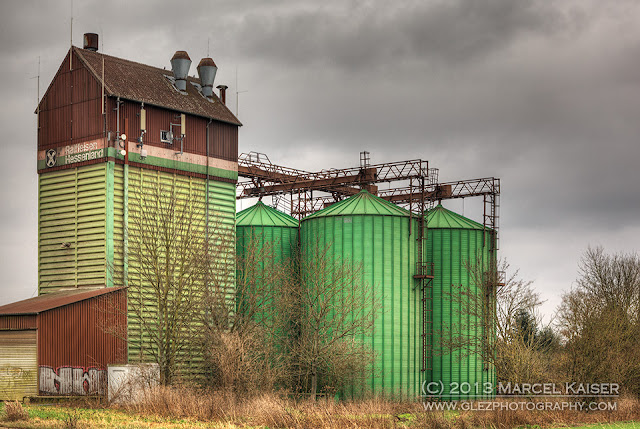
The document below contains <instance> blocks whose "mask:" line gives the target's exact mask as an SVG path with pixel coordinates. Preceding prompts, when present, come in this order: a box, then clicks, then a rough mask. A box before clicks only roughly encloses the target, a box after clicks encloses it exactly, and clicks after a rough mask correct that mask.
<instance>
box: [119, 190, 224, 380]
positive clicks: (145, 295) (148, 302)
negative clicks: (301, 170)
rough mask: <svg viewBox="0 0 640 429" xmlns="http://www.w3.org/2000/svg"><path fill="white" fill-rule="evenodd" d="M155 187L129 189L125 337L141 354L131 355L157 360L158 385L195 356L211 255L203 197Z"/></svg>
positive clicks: (142, 359)
mask: <svg viewBox="0 0 640 429" xmlns="http://www.w3.org/2000/svg"><path fill="white" fill-rule="evenodd" d="M155 185H156V186H153V187H151V188H148V187H147V188H144V189H143V190H141V191H139V192H136V191H133V192H132V193H133V198H132V199H131V201H133V202H135V203H132V204H131V206H130V217H129V228H128V236H129V248H128V258H129V267H130V278H129V290H128V295H129V309H128V312H129V324H130V329H129V332H130V338H129V341H137V342H138V345H139V350H140V356H133V359H139V360H141V361H144V360H152V361H154V362H156V363H158V364H159V366H160V373H161V383H162V384H170V383H171V382H172V381H173V379H174V376H175V375H176V374H177V372H178V369H179V367H181V366H184V363H185V362H188V361H191V360H192V359H193V358H195V359H196V360H197V357H196V356H195V354H196V349H197V342H198V339H199V338H200V333H201V331H202V329H201V323H202V317H201V315H202V314H203V311H204V308H203V298H204V294H205V287H206V281H207V278H208V276H209V273H210V270H211V266H212V264H213V262H212V261H213V260H214V258H212V252H211V244H210V242H209V237H208V235H209V231H208V230H207V225H206V218H205V207H204V198H202V195H197V196H196V195H192V194H190V193H189V191H185V190H184V189H181V188H179V187H178V185H177V184H176V183H175V181H172V182H171V183H170V184H163V183H162V182H161V181H158V183H155ZM216 256H220V255H216ZM132 328H133V329H132ZM136 331H137V332H136ZM132 333H133V336H134V337H135V338H131V335H132Z"/></svg>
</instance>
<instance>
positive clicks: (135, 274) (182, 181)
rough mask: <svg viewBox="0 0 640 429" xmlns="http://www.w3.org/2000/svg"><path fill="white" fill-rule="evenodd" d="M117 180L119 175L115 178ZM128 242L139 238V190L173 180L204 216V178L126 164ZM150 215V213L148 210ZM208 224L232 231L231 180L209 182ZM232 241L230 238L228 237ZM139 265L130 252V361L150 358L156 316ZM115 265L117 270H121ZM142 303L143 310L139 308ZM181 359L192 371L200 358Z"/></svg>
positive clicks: (118, 249) (149, 191) (148, 192)
mask: <svg viewBox="0 0 640 429" xmlns="http://www.w3.org/2000/svg"><path fill="white" fill-rule="evenodd" d="M121 174H122V169H121V168H120V169H117V170H116V176H120V175H121ZM118 180H119V179H118ZM118 180H116V186H115V189H116V196H115V202H116V209H115V212H116V217H115V222H114V224H115V228H114V230H115V237H116V238H117V241H115V255H116V257H115V261H116V264H121V261H122V258H121V256H120V255H121V254H122V240H121V238H122V234H121V232H120V231H121V230H123V227H122V226H120V225H121V224H122V221H121V220H119V219H120V215H119V213H120V211H121V209H120V208H118V205H120V204H121V201H122V190H121V187H120V186H119V185H118ZM128 180H129V200H128V201H129V224H128V225H129V226H128V233H129V242H130V243H132V242H133V241H134V240H138V239H139V238H138V237H139V234H140V231H139V230H138V229H137V228H138V227H137V225H138V221H137V220H136V216H139V214H140V209H141V197H140V195H141V193H144V194H145V196H146V198H150V197H153V195H154V192H155V191H154V189H157V188H158V187H162V188H163V189H165V190H167V191H170V189H171V187H172V184H173V183H175V186H176V192H177V194H178V196H179V197H178V198H181V199H183V200H184V199H192V200H194V201H195V202H196V204H195V207H196V208H197V210H198V216H201V217H202V218H203V219H204V217H205V207H206V200H205V190H206V180H204V179H199V178H193V177H187V176H182V175H177V174H171V173H166V172H160V171H154V170H148V169H140V168H137V167H130V168H129V179H128ZM147 215H151V214H149V213H148V214H147ZM209 225H210V228H211V230H212V231H213V232H214V233H216V232H218V231H225V232H226V233H228V234H234V225H235V185H234V184H232V183H224V182H218V181H210V182H209ZM231 243H233V241H231ZM234 252H235V249H234V248H233V246H231V247H229V248H228V249H227V250H226V253H227V255H226V257H227V259H226V262H227V263H228V264H229V267H228V269H227V271H228V273H229V278H228V279H227V280H226V285H227V287H228V288H229V296H230V297H233V293H234V289H233V287H234V282H235V278H234V270H235V265H234V263H235V259H234V257H233V255H234ZM139 270H140V267H139V266H137V264H136V261H135V258H133V256H132V255H130V259H129V286H130V289H129V318H128V320H129V323H128V332H129V360H130V361H131V362H138V361H149V360H150V359H151V355H152V352H151V350H152V348H153V347H154V342H153V340H152V335H151V334H150V332H148V331H149V330H150V329H152V328H153V324H154V321H156V320H157V317H158V316H157V310H156V309H157V304H156V300H155V298H154V296H153V292H152V288H151V287H150V285H149V284H148V283H147V282H146V281H144V280H143V278H142V277H141V276H140V274H139ZM120 272H121V271H120V268H118V270H117V273H120ZM115 281H116V285H118V284H120V282H121V281H122V279H121V276H120V274H118V277H117V278H116V279H115ZM141 306H142V307H143V310H142V311H141V310H140V309H141ZM195 322H197V317H194V323H195ZM183 363H185V364H186V366H189V367H190V368H185V372H192V371H193V368H195V367H196V366H197V365H198V364H199V361H198V360H197V359H196V361H194V362H190V361H189V359H188V358H185V359H184V360H183Z"/></svg>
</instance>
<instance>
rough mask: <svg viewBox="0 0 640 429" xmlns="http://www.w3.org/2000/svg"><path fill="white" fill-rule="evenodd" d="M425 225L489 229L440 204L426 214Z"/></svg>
mask: <svg viewBox="0 0 640 429" xmlns="http://www.w3.org/2000/svg"><path fill="white" fill-rule="evenodd" d="M427 226H428V227H429V228H451V229H481V230H486V229H489V228H486V227H485V226H484V225H482V224H481V223H478V222H476V221H473V220H471V219H469V218H466V217H464V216H462V215H459V214H458V213H455V212H452V211H451V210H447V209H445V208H444V207H442V205H441V204H438V206H436V207H435V208H434V209H432V210H430V211H429V213H428V214H427Z"/></svg>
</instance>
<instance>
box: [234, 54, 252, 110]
mask: <svg viewBox="0 0 640 429" xmlns="http://www.w3.org/2000/svg"><path fill="white" fill-rule="evenodd" d="M243 92H249V90H248V89H246V90H244V91H238V66H236V118H237V117H238V110H239V109H238V105H239V101H240V99H239V97H238V94H242V93H243Z"/></svg>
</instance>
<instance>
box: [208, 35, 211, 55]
mask: <svg viewBox="0 0 640 429" xmlns="http://www.w3.org/2000/svg"><path fill="white" fill-rule="evenodd" d="M209 40H211V38H210V37H207V57H210V56H211V55H210V54H209Z"/></svg>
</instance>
